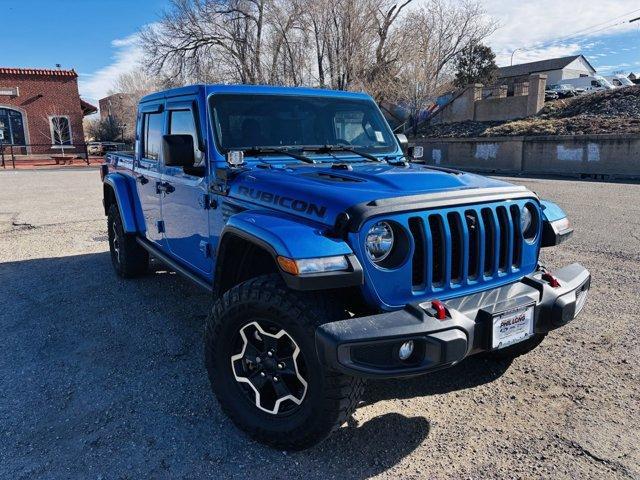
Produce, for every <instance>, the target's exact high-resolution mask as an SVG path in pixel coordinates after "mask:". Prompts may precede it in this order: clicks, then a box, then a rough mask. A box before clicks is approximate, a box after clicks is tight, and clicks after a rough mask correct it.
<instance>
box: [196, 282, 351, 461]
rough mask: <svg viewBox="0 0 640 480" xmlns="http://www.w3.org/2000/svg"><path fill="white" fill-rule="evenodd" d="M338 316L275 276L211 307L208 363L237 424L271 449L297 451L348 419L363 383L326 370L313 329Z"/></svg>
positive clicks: (243, 287) (233, 291) (246, 285)
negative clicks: (316, 346) (288, 286)
mask: <svg viewBox="0 0 640 480" xmlns="http://www.w3.org/2000/svg"><path fill="white" fill-rule="evenodd" d="M338 316H339V312H338V311H337V309H336V308H335V305H331V304H330V303H329V301H328V299H327V298H325V297H323V296H322V295H320V294H314V293H301V292H294V291H291V290H289V289H288V288H287V287H286V286H285V285H284V283H283V282H282V279H281V277H280V276H279V275H277V274H276V275H265V276H261V277H257V278H255V279H251V280H248V281H246V282H244V283H242V284H241V285H238V286H236V287H234V288H232V289H231V290H230V291H228V292H227V293H226V294H225V295H224V296H223V297H222V298H221V299H220V300H218V301H217V302H216V304H215V305H214V307H213V310H212V312H211V315H210V316H209V318H208V320H207V326H206V330H205V363H206V367H207V371H208V373H209V379H210V381H211V386H212V389H213V392H214V393H215V395H216V397H217V398H218V400H219V402H220V405H221V406H222V409H223V410H224V411H225V412H226V413H227V414H228V415H229V417H230V418H231V419H232V420H233V421H234V423H235V424H236V425H237V426H238V427H240V428H241V429H242V430H244V431H246V432H247V433H248V434H249V435H251V436H252V437H254V438H255V439H256V440H258V441H260V442H263V443H266V444H268V445H271V446H273V447H276V448H281V449H286V450H301V449H304V448H307V447H310V446H312V445H314V444H316V443H318V442H320V441H321V440H322V439H324V438H325V437H327V436H328V435H329V434H330V433H331V432H332V431H334V430H335V429H336V428H338V427H339V426H340V425H341V424H342V423H344V422H345V421H346V420H347V418H348V417H349V416H350V415H351V414H352V413H353V411H354V410H355V408H356V406H357V402H358V400H359V397H360V395H361V393H362V389H363V383H362V381H361V380H359V379H356V378H353V377H350V376H347V375H343V374H341V373H339V372H335V371H331V370H328V369H326V368H325V367H324V366H323V365H322V364H321V363H320V361H319V360H318V357H317V353H316V348H315V328H316V326H318V325H320V324H322V323H325V322H328V321H331V320H334V319H337V318H338Z"/></svg>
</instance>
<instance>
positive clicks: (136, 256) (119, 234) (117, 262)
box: [107, 203, 149, 278]
mask: <svg viewBox="0 0 640 480" xmlns="http://www.w3.org/2000/svg"><path fill="white" fill-rule="evenodd" d="M107 231H108V237H109V250H110V251H111V263H112V264H113V268H114V269H115V270H116V272H117V273H118V275H120V276H121V277H124V278H131V277H135V276H138V275H141V274H143V273H144V272H145V271H146V270H147V267H148V266H149V254H148V253H147V251H146V250H145V249H144V248H142V247H141V246H140V245H139V244H138V242H136V237H135V235H131V234H128V233H125V231H124V228H123V226H122V219H121V218H120V211H119V210H118V206H117V205H116V204H115V203H114V204H111V206H110V207H109V214H108V216H107Z"/></svg>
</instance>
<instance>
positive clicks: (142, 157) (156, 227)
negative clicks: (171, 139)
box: [134, 104, 164, 244]
mask: <svg viewBox="0 0 640 480" xmlns="http://www.w3.org/2000/svg"><path fill="white" fill-rule="evenodd" d="M143 109H144V110H142V111H141V113H140V119H139V121H138V125H139V126H138V129H139V131H138V136H137V137H138V139H137V142H138V145H137V146H136V147H137V148H136V165H135V168H134V175H135V177H136V186H137V189H138V198H139V199H140V207H141V209H142V214H143V217H144V223H145V225H144V229H145V232H144V235H145V236H146V238H147V239H148V240H151V241H152V242H155V243H159V244H161V243H162V240H163V236H162V231H163V223H162V211H161V205H160V192H159V191H158V184H159V183H160V182H161V168H162V165H161V163H160V158H161V156H162V153H161V152H162V132H163V125H164V119H163V116H164V114H163V112H162V104H157V105H145V106H144V107H143Z"/></svg>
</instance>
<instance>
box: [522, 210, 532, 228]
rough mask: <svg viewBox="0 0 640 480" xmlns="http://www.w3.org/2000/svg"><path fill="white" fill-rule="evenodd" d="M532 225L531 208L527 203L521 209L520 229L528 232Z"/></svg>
mask: <svg viewBox="0 0 640 480" xmlns="http://www.w3.org/2000/svg"><path fill="white" fill-rule="evenodd" d="M530 226H531V210H529V208H528V207H527V206H526V205H525V206H524V207H522V210H521V211H520V231H521V232H526V231H527V230H529V227H530Z"/></svg>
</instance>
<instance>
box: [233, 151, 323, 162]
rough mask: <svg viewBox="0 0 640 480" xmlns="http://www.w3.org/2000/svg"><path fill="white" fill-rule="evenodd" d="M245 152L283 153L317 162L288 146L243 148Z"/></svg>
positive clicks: (304, 160)
mask: <svg viewBox="0 0 640 480" xmlns="http://www.w3.org/2000/svg"><path fill="white" fill-rule="evenodd" d="M243 152H244V154H245V155H251V156H255V155H260V154H261V153H281V154H283V155H287V156H289V157H291V158H295V159H296V160H300V161H302V162H305V163H316V162H315V160H313V159H311V158H309V157H307V156H305V155H302V154H300V153H294V152H292V151H291V150H290V149H289V148H287V147H251V148H247V149H245V150H243Z"/></svg>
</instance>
